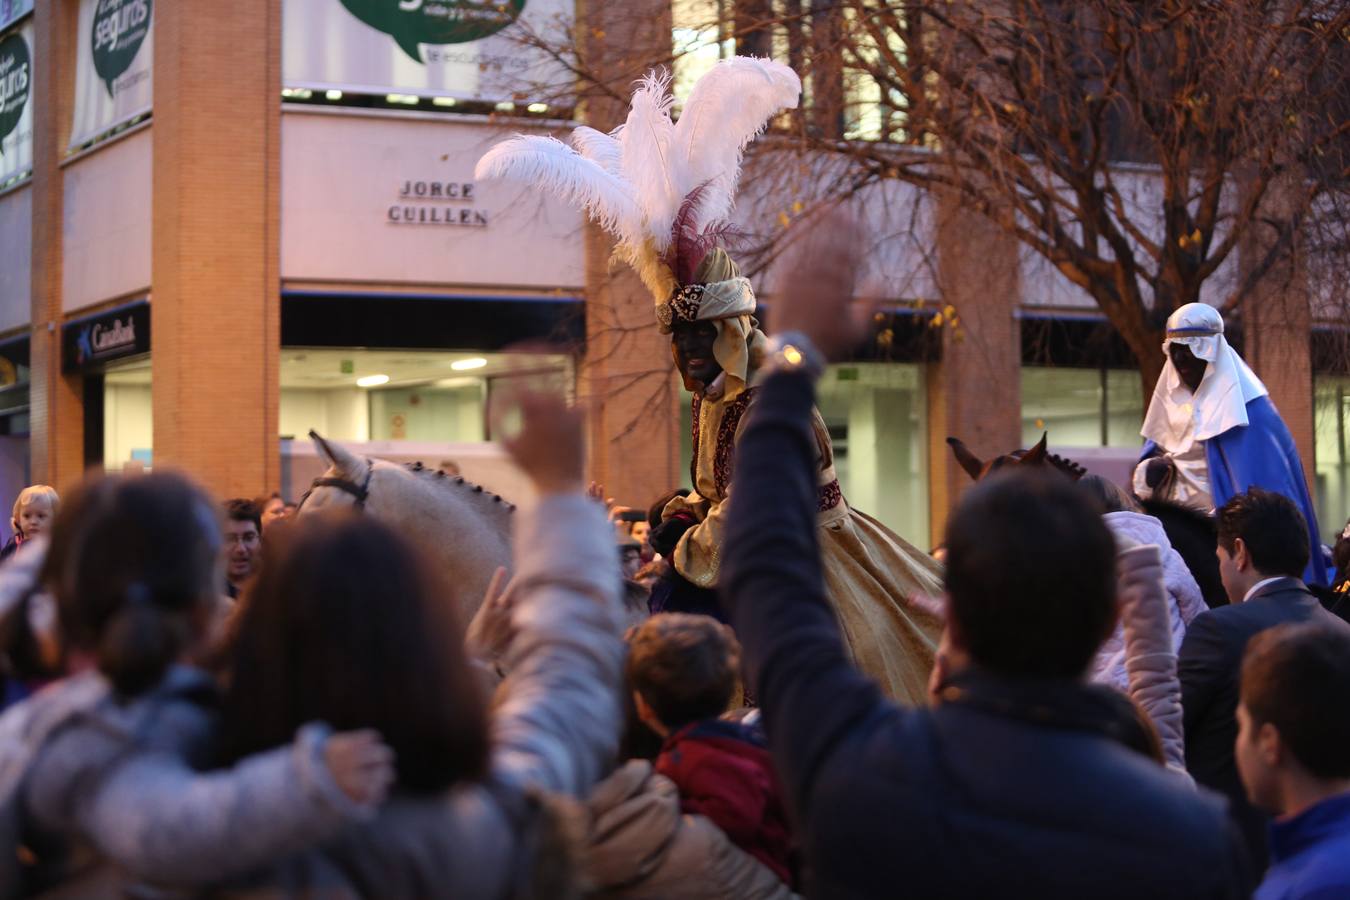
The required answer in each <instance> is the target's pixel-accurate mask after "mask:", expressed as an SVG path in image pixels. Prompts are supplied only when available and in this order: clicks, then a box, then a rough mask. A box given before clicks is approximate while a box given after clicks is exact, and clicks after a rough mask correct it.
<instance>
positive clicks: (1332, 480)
mask: <svg viewBox="0 0 1350 900" xmlns="http://www.w3.org/2000/svg"><path fill="white" fill-rule="evenodd" d="M1313 397H1314V401H1313V402H1314V412H1313V428H1314V439H1315V442H1316V444H1315V446H1316V453H1317V467H1316V485H1315V487H1314V490H1315V492H1316V495H1317V496H1316V502H1317V511H1318V515H1319V516H1321V522H1319V523H1318V524H1319V526H1320V528H1321V532H1322V540H1323V541H1326V542H1328V543H1331V542H1334V541H1335V539H1336V535H1338V534H1340V532H1341V529H1343V528H1344V527H1345V522H1346V519H1350V376H1345V375H1319V376H1317V377H1316V378H1315V379H1314V381H1313Z"/></svg>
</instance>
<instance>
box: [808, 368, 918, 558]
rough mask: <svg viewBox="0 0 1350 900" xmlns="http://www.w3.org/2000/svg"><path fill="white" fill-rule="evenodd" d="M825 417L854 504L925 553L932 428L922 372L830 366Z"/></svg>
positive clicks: (822, 394) (823, 390)
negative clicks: (929, 431)
mask: <svg viewBox="0 0 1350 900" xmlns="http://www.w3.org/2000/svg"><path fill="white" fill-rule="evenodd" d="M819 404H820V413H821V415H822V416H823V417H824V419H825V424H826V426H827V427H828V428H829V429H830V438H831V442H832V444H833V447H834V465H835V470H836V473H837V474H838V476H839V484H840V486H841V487H842V488H843V490H844V496H845V497H846V498H847V499H848V502H849V505H850V506H853V507H855V508H856V509H859V510H861V511H862V512H865V513H867V514H868V515H870V516H872V517H873V518H876V519H878V520H880V521H881V522H883V523H884V524H885V525H886V526H887V527H889V528H891V529H892V530H893V531H895V532H896V533H897V534H899V535H900V536H901V537H903V538H904V539H905V540H907V541H909V542H910V543H912V544H914V545H915V546H917V547H919V548H920V549H922V550H927V549H928V547H929V534H928V460H927V450H928V422H927V404H926V401H925V394H924V385H923V370H922V368H921V367H919V366H917V365H911V364H900V363H850V364H845V365H837V366H830V368H829V370H828V371H827V372H826V373H825V376H824V377H823V378H822V379H821V382H820V389H819Z"/></svg>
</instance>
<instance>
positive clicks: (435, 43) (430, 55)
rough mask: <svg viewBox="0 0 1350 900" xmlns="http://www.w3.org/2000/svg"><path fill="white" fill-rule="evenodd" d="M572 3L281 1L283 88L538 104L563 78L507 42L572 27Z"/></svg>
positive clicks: (538, 56) (537, 56)
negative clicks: (515, 33) (544, 88)
mask: <svg viewBox="0 0 1350 900" xmlns="http://www.w3.org/2000/svg"><path fill="white" fill-rule="evenodd" d="M572 10H573V0H283V6H282V46H283V50H282V63H281V65H282V82H283V83H284V84H285V86H286V87H291V88H296V87H299V88H310V89H312V90H334V89H336V90H342V91H348V92H353V93H364V94H386V93H401V94H415V95H418V96H424V97H453V98H458V99H464V100H490V101H494V102H495V101H500V100H521V99H523V98H528V99H525V102H529V100H531V99H534V98H535V97H536V96H537V94H536V91H537V88H538V86H539V85H561V84H563V83H564V82H566V81H567V74H566V72H564V71H563V70H562V68H561V67H560V66H559V65H558V64H557V63H556V62H554V61H552V60H550V59H549V58H548V57H547V56H546V55H545V54H543V53H542V52H540V51H537V50H533V49H531V48H528V47H524V46H522V45H520V44H519V43H518V42H516V41H515V40H514V39H513V38H512V35H511V26H513V25H517V24H519V25H520V26H522V27H529V28H530V29H532V30H534V31H537V32H546V33H554V34H556V33H558V29H560V28H561V29H566V28H568V27H570V25H571V20H572Z"/></svg>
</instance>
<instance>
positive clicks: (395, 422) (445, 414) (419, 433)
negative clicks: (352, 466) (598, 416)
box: [279, 347, 572, 443]
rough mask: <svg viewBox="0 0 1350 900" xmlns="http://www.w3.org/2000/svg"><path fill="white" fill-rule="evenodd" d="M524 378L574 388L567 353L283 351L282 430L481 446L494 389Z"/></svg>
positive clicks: (289, 434)
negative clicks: (476, 444) (478, 443)
mask: <svg viewBox="0 0 1350 900" xmlns="http://www.w3.org/2000/svg"><path fill="white" fill-rule="evenodd" d="M521 380H526V381H528V382H529V383H530V384H531V385H533V386H536V387H537V386H540V385H541V384H543V383H544V382H545V381H546V382H549V383H551V384H552V383H558V382H561V384H562V386H563V387H564V389H565V390H568V391H570V390H571V387H572V361H571V358H570V357H568V356H566V355H563V354H519V353H512V354H504V353H474V352H454V353H447V352H427V351H416V350H362V349H357V348H351V349H341V348H338V349H320V350H309V349H302V348H291V347H286V348H282V352H281V408H280V415H279V419H280V421H279V425H280V428H279V430H280V433H281V436H282V437H283V438H301V437H304V436H305V435H306V434H308V433H309V431H310V430H311V429H313V430H315V431H318V432H319V433H320V434H322V435H323V436H324V437H326V438H332V439H334V440H338V441H357V442H364V441H419V442H420V441H427V442H444V443H477V442H480V441H486V440H489V439H490V438H491V434H490V429H489V424H488V418H487V415H488V408H489V400H490V398H491V396H492V394H493V391H494V390H496V389H499V388H502V387H505V386H506V385H507V384H508V383H511V382H517V381H521Z"/></svg>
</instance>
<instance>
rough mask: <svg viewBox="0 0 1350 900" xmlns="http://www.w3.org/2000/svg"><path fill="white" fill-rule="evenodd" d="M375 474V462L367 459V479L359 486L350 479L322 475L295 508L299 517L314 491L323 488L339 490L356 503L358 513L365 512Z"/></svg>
mask: <svg viewBox="0 0 1350 900" xmlns="http://www.w3.org/2000/svg"><path fill="white" fill-rule="evenodd" d="M374 473H375V463H374V461H372V460H370V459H367V460H366V477H365V478H364V479H363V480H362V481H361V483H360V484H357V483H356V482H355V481H352V480H351V479H350V478H338V477H337V476H334V475H320V476H319V477H318V478H315V479H314V480H313V481H312V482H310V484H309V490H307V491H305V493H304V495H303V496H302V497H301V498H300V503H299V504H297V505H296V507H295V512H296V514H297V515H298V514H299V513H300V510H302V509H304V508H305V501H306V500H308V499H309V495H310V494H312V493H314V489H315V488H321V487H331V488H337V489H338V490H340V491H342V492H343V493H344V494H348V495H350V496H351V498H352V499H353V500H354V501H355V502H354V503H353V504H352V505H353V506H354V507H355V508H356V510H357V512H363V511H364V510H365V508H366V500H367V499H368V498H369V497H370V476H371V475H373V474H374Z"/></svg>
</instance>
